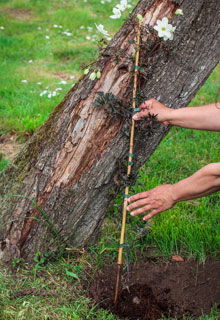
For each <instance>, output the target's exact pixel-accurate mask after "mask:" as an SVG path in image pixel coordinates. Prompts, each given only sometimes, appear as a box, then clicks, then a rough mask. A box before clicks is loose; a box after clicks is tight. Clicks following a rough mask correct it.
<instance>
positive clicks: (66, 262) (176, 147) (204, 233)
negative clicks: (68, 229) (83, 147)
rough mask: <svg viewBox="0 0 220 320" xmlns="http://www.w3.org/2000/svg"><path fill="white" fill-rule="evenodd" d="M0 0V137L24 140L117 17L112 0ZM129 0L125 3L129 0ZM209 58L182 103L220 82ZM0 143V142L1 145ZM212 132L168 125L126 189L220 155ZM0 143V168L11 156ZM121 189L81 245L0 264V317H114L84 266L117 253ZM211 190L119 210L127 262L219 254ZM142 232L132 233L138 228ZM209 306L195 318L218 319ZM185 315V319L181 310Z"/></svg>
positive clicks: (188, 170) (180, 174)
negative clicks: (92, 289)
mask: <svg viewBox="0 0 220 320" xmlns="http://www.w3.org/2000/svg"><path fill="white" fill-rule="evenodd" d="M102 2H103V3H101V1H99V0H87V1H86V0H84V1H83V0H80V1H79V0H78V1H77V0H72V1H56V0H44V1H43V0H29V1H28V0H20V1H16V0H10V1H7V0H1V1H0V12H1V14H0V70H1V71H0V82H1V87H0V138H1V136H12V135H13V136H14V135H15V136H16V139H17V140H18V141H19V142H22V141H25V140H26V139H27V138H28V137H30V136H31V135H32V134H33V133H34V132H35V130H36V129H37V128H38V127H39V126H40V125H41V124H43V123H44V122H45V121H46V119H47V117H48V115H49V114H50V113H51V111H52V110H53V108H54V107H55V106H56V105H57V104H58V103H59V102H60V101H61V100H62V98H63V97H64V96H65V94H66V93H67V92H68V90H69V89H70V88H71V87H72V86H74V85H75V83H76V82H77V80H78V79H79V78H80V77H81V76H82V74H83V70H84V69H85V66H86V65H88V64H89V63H91V62H92V61H93V59H94V58H95V57H96V56H97V54H98V49H97V40H99V39H100V34H99V32H98V31H97V30H96V27H95V23H97V24H100V23H102V24H104V26H105V29H106V30H108V31H109V33H110V35H111V36H113V35H114V34H115V32H117V30H118V29H119V28H120V26H121V25H122V23H123V18H126V16H127V15H128V12H126V13H125V14H124V16H123V18H122V19H119V20H112V19H109V18H108V17H109V16H110V15H111V14H112V8H113V7H114V5H115V4H116V3H118V1H115V0H112V1H107V0H104V1H102ZM136 3H137V1H130V4H131V5H132V6H134V5H135V4H136ZM219 79H220V68H219V66H217V67H216V68H215V70H214V71H213V73H212V74H211V75H210V77H209V79H208V80H207V81H206V83H205V84H204V86H203V87H202V88H201V89H200V90H199V92H198V93H197V95H196V97H195V98H194V99H193V100H192V102H191V104H190V106H196V105H203V104H208V103H212V102H214V101H215V98H216V95H217V93H218V88H219ZM0 148H1V145H0ZM219 149H220V140H219V133H216V132H205V131H204V132H203V131H193V130H186V129H181V128H172V130H171V131H170V132H169V134H168V135H167V137H166V138H165V139H164V140H163V141H162V143H161V144H160V146H159V147H158V148H157V150H156V152H155V153H154V154H153V155H152V156H151V158H150V159H149V160H148V161H147V163H146V164H145V165H144V166H143V167H142V168H141V169H140V170H139V174H138V180H137V182H136V184H135V185H134V186H132V189H131V191H132V193H137V192H141V191H144V190H146V189H151V188H153V187H155V186H157V185H159V184H165V183H175V182H177V181H178V180H180V179H183V178H185V177H187V176H189V175H191V174H193V173H194V172H195V171H196V170H198V169H199V168H201V167H202V166H205V165H206V164H208V163H211V162H219ZM1 153H2V151H1V150H0V170H3V168H4V167H5V166H6V165H7V163H8V161H10V159H9V158H8V157H7V155H5V154H2V155H1ZM121 202H122V194H121V193H120V194H118V195H117V197H116V200H115V203H114V204H113V205H112V207H111V208H110V210H109V212H108V215H107V218H106V222H105V225H104V227H103V228H102V233H101V238H100V241H99V242H98V243H97V244H94V245H93V246H91V247H90V248H88V249H87V250H86V251H85V252H83V253H79V252H77V253H74V254H73V253H69V254H67V255H65V256H63V257H58V258H57V259H56V261H54V262H53V263H52V262H48V263H46V262H47V261H44V260H40V261H39V259H38V254H37V253H36V259H35V262H34V263H33V265H27V264H25V263H24V262H22V261H21V262H20V261H16V260H15V261H14V262H13V265H12V266H11V267H10V271H6V270H5V269H4V268H2V269H1V270H0V318H1V319H2V320H6V319H7V320H8V319H13V320H14V319H15V320H17V319H48V320H49V319H59V320H62V319H74V320H77V319H82V320H83V319H90V320H91V319H100V320H101V319H106V320H113V319H116V318H115V316H113V315H112V314H111V313H110V312H107V311H105V310H102V309H99V306H98V305H96V304H95V303H94V302H93V301H91V300H89V299H88V298H85V287H84V286H83V283H84V282H85V278H86V275H87V273H89V274H91V272H92V271H91V270H97V269H98V268H99V267H100V266H104V265H105V263H106V261H108V263H110V264H114V263H115V262H116V260H117V242H118V239H119V234H120V227H121V225H120V223H119V222H118V221H121V209H120V205H121ZM219 221H220V210H219V193H216V194H213V195H210V196H208V197H205V198H201V199H196V200H192V201H185V202H182V203H180V204H177V205H176V206H175V207H174V208H173V209H171V210H168V211H167V212H164V213H162V214H161V215H159V216H157V217H155V219H154V220H153V221H150V222H148V223H147V225H145V224H143V221H142V219H140V217H135V218H130V217H128V223H127V226H126V228H127V229H126V230H127V231H126V242H127V243H129V244H130V246H131V247H132V250H130V251H129V259H130V263H137V262H138V261H139V260H140V259H146V257H148V256H149V254H150V255H151V256H154V257H160V259H161V257H162V259H163V260H165V261H168V260H169V259H170V258H171V257H172V255H174V254H175V255H179V256H181V257H183V258H184V259H185V260H191V259H197V260H198V261H200V262H205V261H206V260H207V259H208V258H210V257H212V258H216V259H219V257H220V254H219V248H220V224H219ZM145 228H146V229H147V233H146V235H145V236H144V237H142V238H141V239H140V233H142V232H143V230H145ZM218 316H219V317H220V313H216V312H215V311H214V310H213V312H212V314H211V315H210V316H209V317H208V316H202V317H201V318H200V319H213V320H214V319H217V318H218ZM187 319H191V318H187Z"/></svg>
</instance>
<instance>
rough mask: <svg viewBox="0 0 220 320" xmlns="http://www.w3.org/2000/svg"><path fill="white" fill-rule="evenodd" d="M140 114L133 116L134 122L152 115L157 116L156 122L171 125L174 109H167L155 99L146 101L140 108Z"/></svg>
mask: <svg viewBox="0 0 220 320" xmlns="http://www.w3.org/2000/svg"><path fill="white" fill-rule="evenodd" d="M139 107H140V112H138V113H136V114H135V115H134V116H133V119H134V120H140V119H141V118H145V117H147V116H148V114H149V113H150V114H151V115H156V116H157V118H156V120H157V121H158V122H160V123H162V124H166V125H168V124H169V118H170V113H171V112H172V109H170V108H167V107H166V106H164V105H163V104H162V103H160V102H159V101H157V100H155V99H150V100H146V101H144V102H143V103H142V104H141V105H140V106H139Z"/></svg>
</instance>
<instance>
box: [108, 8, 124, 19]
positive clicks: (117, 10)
mask: <svg viewBox="0 0 220 320" xmlns="http://www.w3.org/2000/svg"><path fill="white" fill-rule="evenodd" d="M113 13H114V15H113V16H110V18H111V19H119V18H120V17H121V11H120V10H119V9H118V8H113Z"/></svg>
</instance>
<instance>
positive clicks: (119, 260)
mask: <svg viewBox="0 0 220 320" xmlns="http://www.w3.org/2000/svg"><path fill="white" fill-rule="evenodd" d="M140 37H141V21H140V20H139V26H138V34H137V53H136V60H135V67H134V69H135V70H134V89H133V112H134V113H135V112H136V111H138V110H139V109H138V108H136V94H137V78H138V69H139V67H138V64H139V53H140ZM137 109H138V110H137ZM134 127H135V121H134V120H133V119H132V124H131V133H130V147H129V156H128V169H127V177H128V178H129V176H130V174H131V166H132V161H133V146H134ZM128 197H129V186H126V188H125V194H124V205H123V216H122V227H121V238H120V246H119V250H118V269H117V278H116V285H115V296H114V304H116V302H117V299H118V291H119V286H120V273H121V267H122V254H123V246H124V236H125V223H126V216H127V205H128Z"/></svg>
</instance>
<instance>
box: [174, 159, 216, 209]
mask: <svg viewBox="0 0 220 320" xmlns="http://www.w3.org/2000/svg"><path fill="white" fill-rule="evenodd" d="M172 188H173V200H174V202H175V203H177V202H180V201H184V200H191V199H194V198H200V197H203V196H206V195H208V194H211V193H213V192H216V191H219V190H220V163H211V164H209V165H207V166H205V167H203V168H202V169H200V170H199V171H197V172H196V173H194V174H193V175H192V176H191V177H189V178H186V179H184V180H181V181H179V182H177V183H176V184H174V185H173V186H172Z"/></svg>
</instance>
